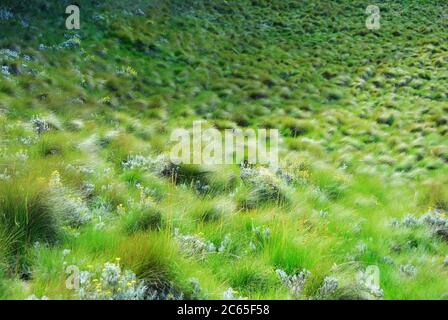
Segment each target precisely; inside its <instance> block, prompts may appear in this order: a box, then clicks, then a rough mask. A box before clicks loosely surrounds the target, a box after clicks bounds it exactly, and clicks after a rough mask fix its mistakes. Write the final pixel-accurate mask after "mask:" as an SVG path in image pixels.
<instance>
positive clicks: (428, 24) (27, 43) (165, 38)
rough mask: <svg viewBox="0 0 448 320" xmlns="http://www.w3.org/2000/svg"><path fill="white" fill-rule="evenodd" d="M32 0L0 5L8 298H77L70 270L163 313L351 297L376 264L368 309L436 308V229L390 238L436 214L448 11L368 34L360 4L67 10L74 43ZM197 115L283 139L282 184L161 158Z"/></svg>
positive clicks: (443, 151)
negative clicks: (378, 302)
mask: <svg viewBox="0 0 448 320" xmlns="http://www.w3.org/2000/svg"><path fill="white" fill-rule="evenodd" d="M43 2H45V1H41V0H34V1H31V2H30V5H29V6H30V8H31V7H32V8H33V10H31V9H27V8H25V7H24V6H23V5H21V4H17V2H14V1H4V4H3V2H2V5H0V9H2V8H9V9H10V10H11V12H13V14H14V18H13V19H12V20H10V21H2V20H0V28H1V29H2V35H3V37H2V38H1V39H0V50H2V49H10V50H12V51H13V52H16V53H17V55H16V56H11V51H0V64H1V65H2V66H4V67H7V68H8V69H9V70H16V71H18V72H12V73H11V74H10V75H5V74H0V298H1V299H24V298H26V297H29V296H31V295H35V296H36V297H37V298H41V297H43V296H46V297H48V298H50V299H77V298H79V292H77V291H76V290H70V289H69V288H67V286H66V281H67V278H68V276H69V274H68V273H67V267H69V266H75V267H76V268H78V269H79V270H80V271H88V272H90V274H91V275H97V274H100V273H101V272H102V271H101V270H102V268H103V267H104V265H105V263H107V262H111V263H115V264H117V265H119V266H120V267H121V268H122V270H130V271H132V272H133V273H135V275H136V276H137V278H138V281H143V283H145V285H146V286H147V287H148V289H153V290H157V291H158V293H159V294H160V296H159V298H160V297H163V298H179V297H182V298H191V299H207V298H208V299H222V298H223V294H224V292H226V291H227V290H228V289H229V288H232V289H233V290H234V292H235V293H234V294H235V295H236V296H241V297H245V298H249V299H292V298H302V299H318V298H322V297H321V296H320V292H321V289H322V285H323V283H325V279H327V277H334V278H336V279H337V280H338V284H339V287H338V289H337V290H336V291H335V292H333V293H332V295H329V296H328V297H327V298H331V299H354V298H365V297H366V295H367V294H368V292H366V289H365V288H361V287H360V283H359V279H358V278H359V273H360V272H362V271H365V270H366V268H367V267H369V266H376V267H377V268H378V270H379V276H380V286H381V289H382V291H383V296H382V297H381V296H375V297H373V296H371V295H370V296H368V298H384V299H446V298H447V294H448V290H447V288H448V280H447V279H448V277H447V276H448V267H447V263H448V262H447V259H448V242H447V239H446V238H443V236H440V234H441V233H440V232H439V235H437V231H440V230H439V229H443V228H445V229H446V228H448V227H447V226H446V225H445V227H443V226H440V225H439V226H437V227H434V226H433V227H430V226H428V225H425V224H419V225H417V226H412V223H411V225H406V223H404V221H406V219H407V217H408V216H409V215H411V216H412V217H415V219H418V218H420V217H422V216H424V214H425V213H428V212H434V211H437V212H438V213H439V218H440V219H442V220H443V219H444V221H447V219H448V217H447V215H448V184H447V182H448V181H447V176H448V166H447V163H448V149H447V144H446V139H447V134H448V119H447V117H446V114H447V112H448V108H447V107H446V99H447V97H448V96H447V92H448V84H447V82H446V72H445V70H446V65H447V63H448V55H447V54H446V51H447V49H448V47H447V45H446V28H447V27H448V23H447V21H446V17H444V16H443V15H442V13H444V12H446V10H447V9H448V7H447V6H446V5H445V4H442V3H437V2H434V1H429V0H428V1H425V0H422V1H420V0H419V1H417V0H410V1H404V0H403V1H383V2H382V3H381V4H378V6H379V7H380V9H381V14H382V16H381V29H380V30H377V31H370V30H368V29H367V28H366V27H365V20H366V18H367V16H366V15H365V9H366V7H367V5H369V4H371V3H368V2H367V1H363V0H356V1H348V0H344V1H337V2H336V1H333V2H329V1H323V0H316V1H308V2H306V1H293V0H291V1H289V0H281V1H280V0H278V1H277V0H273V1H262V0H259V1H258V0H253V1H246V0H244V1H236V0H235V1H233V0H230V1H226V2H223V1H218V0H216V1H215V0H213V1H205V0H204V1H202V0H199V1H180V0H179V1H177V0H176V1H132V2H131V1H125V2H123V1H121V2H120V3H118V2H117V1H112V0H111V1H105V2H103V3H101V4H98V5H92V4H91V3H89V2H88V1H80V2H81V10H82V24H81V25H82V28H81V30H79V31H67V30H66V29H65V28H64V19H63V12H64V11H65V10H64V8H65V7H64V5H66V3H64V1H62V2H58V3H54V4H47V5H44V6H42V4H43ZM45 3H46V2H45ZM67 5H68V3H67ZM137 8H139V9H141V10H142V11H143V12H145V15H144V16H142V15H140V14H135V12H136V11H135V10H136V9H137ZM123 10H127V12H124V11H123ZM19 16H20V18H22V22H23V21H25V22H26V23H28V24H29V26H26V23H25V24H23V23H20V19H18V17H19ZM36 30H41V31H40V32H37V31H36ZM75 35H78V36H79V39H80V44H79V45H76V46H74V47H68V48H64V47H63V46H61V44H63V43H64V42H65V41H67V40H68V39H69V38H72V37H74V36H75ZM41 44H43V45H44V46H45V47H46V48H45V49H39V46H40V45H41ZM8 52H9V53H8ZM196 120H202V121H203V122H204V125H203V127H204V128H205V127H215V128H217V129H218V130H225V129H229V128H234V129H236V128H240V129H244V128H253V129H257V128H272V129H278V130H279V131H280V133H281V136H282V142H281V144H280V163H281V172H278V173H275V172H270V173H266V171H263V168H260V167H261V166H259V167H256V168H254V169H253V171H250V172H249V173H248V172H246V171H245V170H244V169H242V168H240V167H239V166H238V165H222V166H220V165H217V166H202V165H201V166H199V165H183V164H182V165H180V166H176V165H174V164H172V163H165V162H163V161H162V160H160V159H158V158H157V157H158V156H159V155H168V154H169V152H170V147H171V146H172V143H170V141H169V138H170V134H171V132H172V130H174V129H175V128H186V129H190V128H191V127H192V124H193V121H196ZM43 123H44V124H46V126H43V127H42V124H43ZM136 156H142V157H145V158H144V159H146V160H147V161H148V163H151V165H149V164H147V165H142V166H137V167H133V168H129V167H126V166H125V165H124V163H125V162H126V161H128V160H130V159H133V158H135V157H136ZM157 161H158V162H157ZM154 163H155V165H154ZM411 220H412V219H411ZM394 221H395V222H394ZM397 221H398V222H397ZM443 230H444V229H443ZM188 246H196V247H194V248H191V247H188ZM185 248H188V249H189V250H186V249H185ZM192 252H193V253H192ZM407 265H410V266H411V267H409V266H408V269H406V268H405V269H403V268H404V266H407ZM413 268H414V269H415V273H413V272H412V270H414V269H413ZM278 269H281V270H283V271H284V272H286V274H287V275H288V276H290V277H293V276H294V275H298V274H300V272H302V271H303V270H304V269H306V270H308V271H309V272H310V276H309V277H308V278H307V280H306V282H305V284H304V285H303V288H302V289H301V292H300V294H299V295H298V296H297V295H294V294H293V293H292V292H291V290H290V288H288V287H287V285H285V283H283V282H282V280H281V279H280V277H279V275H278V273H277V270H278ZM403 270H404V271H403ZM406 270H407V272H408V273H406ZM409 270H411V271H409ZM327 280H328V279H327ZM148 292H149V290H148Z"/></svg>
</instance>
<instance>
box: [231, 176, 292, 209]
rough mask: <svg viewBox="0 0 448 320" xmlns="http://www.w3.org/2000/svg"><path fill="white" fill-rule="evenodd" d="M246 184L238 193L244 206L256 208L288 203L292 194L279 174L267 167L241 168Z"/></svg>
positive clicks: (239, 199) (241, 204) (237, 195)
mask: <svg viewBox="0 0 448 320" xmlns="http://www.w3.org/2000/svg"><path fill="white" fill-rule="evenodd" d="M241 180H242V181H243V183H244V186H243V187H242V188H240V189H239V190H238V193H237V194H236V197H237V202H238V203H239V204H240V206H241V207H242V208H245V209H254V208H258V207H260V206H263V205H268V204H276V205H287V204H289V203H290V201H291V200H290V195H289V191H288V189H287V186H286V184H285V182H284V181H282V180H281V179H280V178H279V177H278V176H277V175H275V174H274V173H272V172H270V171H269V170H267V169H265V168H249V167H243V168H242V169H241Z"/></svg>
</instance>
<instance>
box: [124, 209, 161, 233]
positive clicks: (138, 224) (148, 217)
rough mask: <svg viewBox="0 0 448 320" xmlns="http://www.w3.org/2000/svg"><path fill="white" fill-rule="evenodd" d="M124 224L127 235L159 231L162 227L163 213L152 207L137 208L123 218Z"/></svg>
mask: <svg viewBox="0 0 448 320" xmlns="http://www.w3.org/2000/svg"><path fill="white" fill-rule="evenodd" d="M122 223H123V230H124V231H125V232H126V233H127V234H134V233H137V232H141V231H148V230H159V229H160V228H161V227H162V212H161V211H160V210H158V209H156V208H154V207H151V206H147V207H144V208H136V209H133V210H131V212H129V213H127V214H126V215H125V216H124V217H123V222H122Z"/></svg>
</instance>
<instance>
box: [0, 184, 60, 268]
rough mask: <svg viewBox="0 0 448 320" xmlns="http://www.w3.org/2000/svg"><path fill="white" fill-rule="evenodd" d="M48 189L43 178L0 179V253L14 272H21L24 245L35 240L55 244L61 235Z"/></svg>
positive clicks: (30, 244)
mask: <svg viewBox="0 0 448 320" xmlns="http://www.w3.org/2000/svg"><path fill="white" fill-rule="evenodd" d="M47 191H48V189H47V186H46V185H45V183H44V182H43V181H41V182H29V181H26V180H16V181H7V182H4V181H0V237H1V241H0V253H1V256H2V257H3V259H4V260H5V262H6V263H8V265H9V267H10V268H11V269H12V270H13V271H16V272H20V271H23V269H22V268H23V264H24V263H25V261H24V259H25V257H24V254H25V251H26V249H27V248H29V247H30V246H32V245H33V244H34V243H35V242H44V243H54V242H56V240H57V239H58V237H59V235H60V228H59V227H60V225H59V220H58V218H57V217H56V216H55V215H54V213H53V212H52V211H51V210H50V208H49V205H48V202H47Z"/></svg>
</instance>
